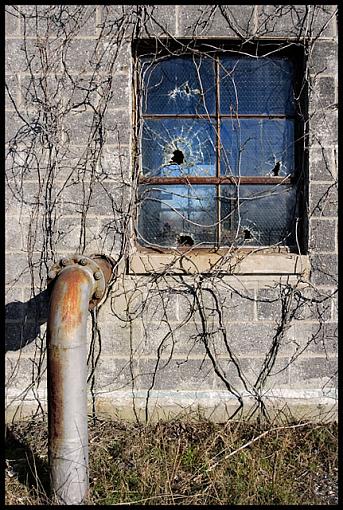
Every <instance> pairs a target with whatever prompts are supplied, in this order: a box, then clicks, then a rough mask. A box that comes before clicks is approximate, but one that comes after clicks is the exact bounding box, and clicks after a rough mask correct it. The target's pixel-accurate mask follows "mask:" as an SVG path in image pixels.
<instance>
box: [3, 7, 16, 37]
mask: <svg viewBox="0 0 343 510" xmlns="http://www.w3.org/2000/svg"><path fill="white" fill-rule="evenodd" d="M18 31H19V17H18V14H17V13H16V11H15V10H14V9H13V6H12V5H6V11H5V34H6V36H10V37H11V36H16V35H18Z"/></svg>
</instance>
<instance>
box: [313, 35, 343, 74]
mask: <svg viewBox="0 0 343 510" xmlns="http://www.w3.org/2000/svg"><path fill="white" fill-rule="evenodd" d="M337 64H338V54H337V42H335V41H321V40H317V41H316V42H315V44H314V45H313V49H312V53H311V58H310V60H309V66H310V72H311V73H312V74H314V75H319V74H320V73H326V74H329V73H332V74H336V73H337Z"/></svg>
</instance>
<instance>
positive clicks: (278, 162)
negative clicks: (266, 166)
mask: <svg viewBox="0 0 343 510" xmlns="http://www.w3.org/2000/svg"><path fill="white" fill-rule="evenodd" d="M280 167H281V162H280V161H277V162H276V165H275V166H274V168H273V170H272V172H273V175H275V176H277V175H279V172H280Z"/></svg>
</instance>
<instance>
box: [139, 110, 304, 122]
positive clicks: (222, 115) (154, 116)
mask: <svg viewBox="0 0 343 510" xmlns="http://www.w3.org/2000/svg"><path fill="white" fill-rule="evenodd" d="M218 117H219V118H223V119H237V118H238V119H273V120H278V119H280V120H285V119H295V115H282V114H268V115H267V114H248V113H235V114H232V113H219V114H218V113H217V112H216V113H215V114H210V113H209V114H196V113H195V114H193V113H178V114H176V113H174V114H172V113H154V114H148V113H144V114H142V118H143V119H146V120H155V119H156V120H161V119H200V120H201V119H202V120H206V119H213V120H216V119H217V118H218Z"/></svg>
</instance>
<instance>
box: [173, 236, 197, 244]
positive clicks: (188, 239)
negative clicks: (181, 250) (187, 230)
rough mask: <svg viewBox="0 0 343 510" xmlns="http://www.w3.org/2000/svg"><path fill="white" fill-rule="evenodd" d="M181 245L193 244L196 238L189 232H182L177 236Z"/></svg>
mask: <svg viewBox="0 0 343 510" xmlns="http://www.w3.org/2000/svg"><path fill="white" fill-rule="evenodd" d="M177 242H178V244H179V246H193V244H194V239H193V238H192V236H191V235H189V234H180V235H178V237H177Z"/></svg>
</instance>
